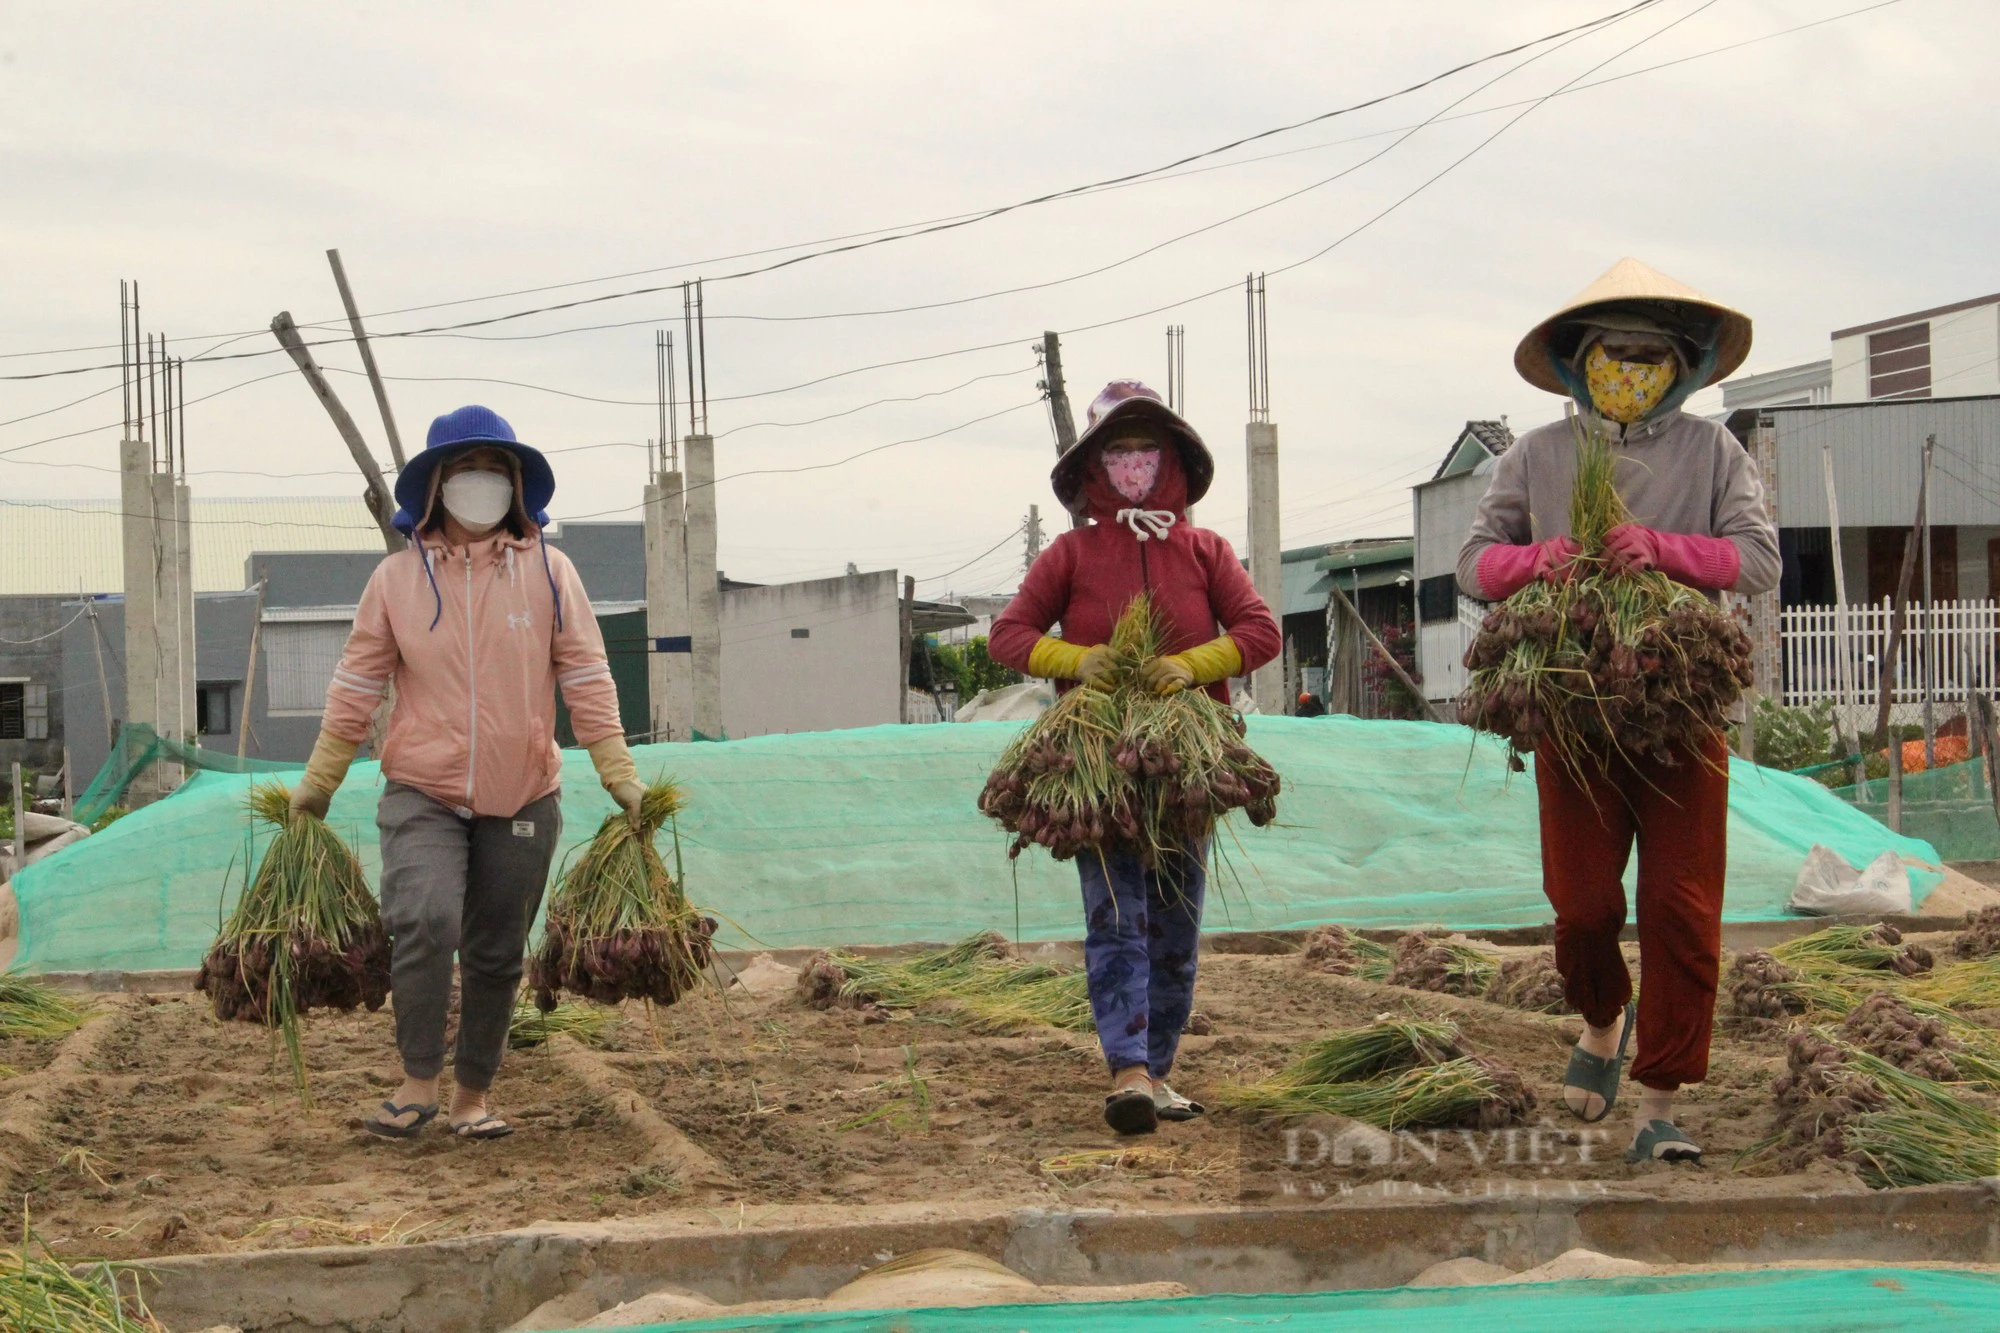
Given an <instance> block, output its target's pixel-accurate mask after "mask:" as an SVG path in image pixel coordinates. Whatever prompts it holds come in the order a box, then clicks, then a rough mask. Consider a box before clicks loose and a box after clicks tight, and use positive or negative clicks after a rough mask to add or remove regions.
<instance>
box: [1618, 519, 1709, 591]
mask: <svg viewBox="0 0 2000 1333" xmlns="http://www.w3.org/2000/svg"><path fill="white" fill-rule="evenodd" d="M1604 554H1605V557H1606V559H1607V560H1608V561H1609V562H1610V565H1611V568H1612V570H1613V571H1614V572H1616V573H1621V574H1628V573H1629V574H1637V573H1644V572H1645V571H1646V570H1649V569H1657V570H1659V571H1660V572H1661V573H1662V574H1665V575H1666V576H1667V577H1668V578H1670V579H1672V580H1673V581H1674V582H1676V583H1684V584H1686V585H1687V586H1688V587H1690V588H1706V589H1722V588H1733V587H1735V586H1736V576H1737V575H1738V574H1739V573H1740V572H1742V567H1743V557H1742V556H1741V555H1739V554H1738V553H1737V550H1736V543H1735V542H1732V541H1730V540H1729V539H1728V538H1727V537H1698V536H1696V535H1695V534H1694V533H1691V532H1658V531H1655V530H1654V529H1652V528H1647V527H1641V526H1640V525H1639V524H1637V523H1625V524H1621V525H1619V526H1618V527H1615V528H1613V529H1611V531H1609V532H1607V533H1605V534H1604Z"/></svg>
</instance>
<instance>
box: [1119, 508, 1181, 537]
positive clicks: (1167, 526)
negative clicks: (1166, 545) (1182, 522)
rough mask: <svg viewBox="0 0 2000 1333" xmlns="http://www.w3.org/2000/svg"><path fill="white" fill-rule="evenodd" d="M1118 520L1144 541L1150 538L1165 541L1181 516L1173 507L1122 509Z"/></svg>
mask: <svg viewBox="0 0 2000 1333" xmlns="http://www.w3.org/2000/svg"><path fill="white" fill-rule="evenodd" d="M1118 521H1119V522H1120V523H1123V524H1124V525H1125V526H1126V527H1128V528H1130V529H1132V535H1133V536H1135V537H1137V538H1138V539H1139V540H1140V541H1142V542H1143V541H1146V540H1148V539H1149V538H1158V539H1159V540H1160V541H1165V540H1166V539H1167V537H1168V536H1169V535H1170V534H1171V533H1172V532H1173V530H1174V524H1175V523H1176V522H1178V521H1179V516H1178V515H1176V514H1175V513H1174V512H1173V511H1172V510H1171V509H1121V510H1119V511H1118Z"/></svg>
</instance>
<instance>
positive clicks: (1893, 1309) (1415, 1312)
mask: <svg viewBox="0 0 2000 1333" xmlns="http://www.w3.org/2000/svg"><path fill="white" fill-rule="evenodd" d="M650 1327H652V1328H654V1329H658V1330H660V1333H669V1331H671V1333H721V1330H724V1329H744V1330H751V1329H756V1330H766V1331H768V1333H890V1331H891V1330H894V1333H1123V1330H1128V1329H1129V1330H1135V1331H1136V1330H1144V1333H1225V1331H1227V1333H1241V1330H1243V1329H1245V1328H1276V1329H1283V1330H1285V1333H1408V1331H1409V1330H1412V1329H1436V1328H1449V1329H1451V1330H1452V1333H1520V1330H1522V1329H1604V1330H1616V1333H1833V1331H1834V1330H1838V1333H1891V1330H1895V1331H1896V1333H1901V1331H1902V1330H1906V1329H1946V1328H1966V1329H1972V1328H1981V1329H1985V1328H1995V1327H2000V1280H1996V1279H1995V1278H1994V1277H1993V1276H1992V1275H1990V1274H1986V1273H1960V1272H1948V1271H1939V1270H1931V1269H1908V1268H1900V1269H1899V1268H1849V1269H1836V1270H1825V1269H1808V1270H1801V1269H1784V1270H1773V1271H1767V1272H1761V1273H1692V1274H1689V1275H1687V1276H1685V1277H1633V1278H1600V1279H1594V1280H1590V1281H1578V1282H1530V1283H1521V1284H1519V1285H1503V1286H1491V1287H1433V1288H1422V1289H1418V1288H1410V1287H1399V1288H1395V1289H1393V1290H1389V1291H1336V1292H1308V1293H1303V1294H1298V1295H1269V1296H1186V1297H1181V1298H1179V1299H1177V1300H1158V1301H1121V1302H1104V1303H1087V1304H1075V1305H1053V1304H1052V1305H991V1306H985V1307H983V1308H973V1309H954V1310H869V1311H858V1312H849V1311H840V1312H828V1313H814V1314H770V1315H738V1316H735V1317H733V1318H732V1317H727V1316H724V1317H718V1318H714V1319H698V1320H692V1321H687V1322H682V1323H674V1324H655V1325H651V1326H650ZM634 1333H637V1331H636V1330H635V1331H634Z"/></svg>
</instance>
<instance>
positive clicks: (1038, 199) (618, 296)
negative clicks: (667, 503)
mask: <svg viewBox="0 0 2000 1333" xmlns="http://www.w3.org/2000/svg"><path fill="white" fill-rule="evenodd" d="M1660 2H1661V0H1636V3H1633V4H1630V5H1626V6H1624V7H1623V8H1620V9H1617V10H1614V11H1612V12H1611V13H1608V14H1605V15H1602V16H1600V17H1598V18H1594V19H1591V20H1589V21H1587V22H1585V23H1580V24H1576V25H1574V26H1572V27H1568V28H1562V29H1559V30H1557V31H1555V32H1552V33H1547V34H1545V35H1543V36H1540V37H1536V38H1532V39H1531V40H1529V41H1525V42H1522V43H1519V44H1518V45H1515V46H1510V47H1507V48H1505V49H1503V50H1499V51H1493V52H1490V53H1488V54H1486V55H1483V56H1479V57H1477V58H1475V59H1472V60H1468V61H1464V62H1462V63H1460V64H1458V65H1454V66H1452V67H1451V68H1449V69H1446V70H1443V71H1441V72H1439V73H1437V74H1433V75H1431V76H1429V77H1427V78H1424V79H1421V80H1419V81H1418V82H1416V83H1413V84H1410V85H1409V86H1408V87H1405V88H1401V89H1398V90H1396V91H1394V92H1389V93H1383V94H1379V95H1377V96H1375V97H1371V98H1367V99H1365V100H1363V101H1360V102H1355V103H1352V104H1350V105H1348V106H1344V107H1339V108H1336V109H1334V110H1331V111H1323V112H1319V113H1317V114H1315V115H1312V116H1308V117H1306V118H1305V119H1303V120H1297V121H1293V122H1291V123H1289V124H1285V125H1279V126H1275V127H1273V128H1271V129H1266V130H1260V131H1258V132H1256V133H1254V134H1248V135H1244V136H1242V137H1241V138H1238V139H1233V140H1231V141H1230V142H1228V143H1224V144H1220V145H1218V146H1216V147H1214V148H1207V149H1203V150H1201V151H1200V152H1196V153H1190V154H1188V155H1186V156H1184V157H1180V158H1177V159H1175V160H1174V161H1171V162H1167V163H1164V164H1162V165H1160V166H1157V167H1149V168H1146V169H1145V170H1142V171H1134V172H1127V173H1124V174H1122V175H1118V176H1110V177H1106V178H1105V179H1103V180H1098V181H1092V182H1089V183H1087V184H1084V185H1074V186H1069V187H1067V188H1065V189H1060V190H1052V191H1048V192H1046V193H1043V194H1039V195H1034V196H1031V197H1029V198H1027V199H1022V200H1017V201H1015V202H1013V203H1009V204H1001V205H997V206H995V207H991V208H985V209H980V210H977V211H974V212H972V213H965V214H957V215H954V216H952V217H946V218H937V219H931V220H929V221H926V222H918V223H909V224H902V225H899V226H896V227H883V228H876V229H874V230H873V231H870V232H854V233H849V234H848V235H846V236H841V237H832V238H829V240H830V241H832V242H836V243H835V244H832V245H829V246H828V247H827V248H824V249H818V250H812V251H810V252H809V253H807V254H803V255H796V256H793V257H791V258H789V259H785V260H781V261H778V262H776V263H772V264H767V265H762V266H759V267H756V268H750V269H744V270H740V271H738V272H735V273H725V274H722V275H721V276H719V277H715V278H709V279H706V281H709V282H728V281H731V280H734V279H737V278H747V277H753V276H756V275H758V274H762V273H769V272H772V271H774V270H776V269H780V268H787V267H791V266H793V265H796V264H802V263H806V262H808V261H810V260H814V259H822V258H826V257H827V256H830V255H837V254H846V253H850V252H852V251H854V250H860V249H866V248H871V247H873V246H878V245H886V244H890V243H893V242H895V241H902V240H910V239H913V238H915V237H920V236H929V235H935V234H936V233H938V232H942V231H952V230H957V229H958V228H961V227H968V226H972V225H974V224H975V223H979V222H984V221H987V220H988V219H991V218H996V217H1000V216H1002V215H1003V214H1007V213H1012V212H1018V211H1020V210H1021V209H1025V208H1033V207H1035V206H1037V205H1041V204H1047V203H1053V202H1056V201H1059V200H1063V199H1068V198H1071V197H1073V196H1076V195H1081V194H1088V193H1090V192H1093V191H1097V190H1103V189H1107V188H1110V187H1113V186H1118V185H1127V184H1132V183H1135V182H1138V181H1141V180H1144V179H1147V178H1149V177H1152V176H1157V175H1160V174H1162V173H1164V172H1168V171H1173V170H1176V169H1177V168H1180V167H1184V166H1187V165H1189V164H1191V163H1194V162H1199V161H1202V160H1204V159H1206V158H1211V157H1216V156H1219V155H1221V154H1224V153H1228V152H1231V151H1233V150H1234V149H1237V148H1241V147H1243V146H1245V145H1247V144H1252V143H1257V142H1259V141H1261V140H1264V139H1269V138H1272V137H1274V136H1276V135H1280V134H1288V133H1290V132H1292V131H1293V130H1299V129H1303V128H1305V127H1306V126H1308V125H1317V124H1321V123H1323V122H1325V121H1328V120H1333V119H1336V118H1338V117H1341V116H1347V115H1352V114H1353V113H1355V112H1357V111H1363V110H1367V109H1369V108H1371V107H1376V106H1381V105H1383V104H1384V103H1387V102H1391V101H1395V100H1396V99H1398V98H1402V97H1407V96H1409V95H1411V94H1413V93H1416V92H1420V91H1421V90H1423V89H1425V88H1428V87H1430V86H1431V85H1433V84H1436V83H1440V82H1442V81H1444V80H1446V79H1449V78H1451V77H1452V76H1454V75H1456V74H1462V73H1464V72H1465V71H1466V70H1469V69H1474V68H1477V67H1478V66H1480V65H1484V64H1490V63H1491V62H1493V61H1495V60H1502V59H1505V58H1506V57H1507V56H1510V55H1516V54H1518V53H1520V52H1522V51H1526V50H1528V49H1530V48H1532V47H1535V46H1540V45H1543V44H1546V43H1548V42H1552V41H1555V40H1557V39H1559V38H1562V37H1568V36H1570V35H1572V34H1575V33H1582V32H1587V31H1589V30H1591V29H1593V28H1598V27H1602V26H1605V25H1607V24H1610V23H1615V22H1617V21H1618V20H1619V19H1621V18H1624V17H1625V16H1627V15H1629V14H1633V13H1637V12H1638V11H1639V10H1642V9H1646V8H1648V7H1650V6H1652V5H1655V4H1658V3H1660ZM882 233H892V234H887V235H884V234H882ZM817 244H820V242H813V241H806V242H799V243H796V244H793V245H784V246H774V247H770V248H768V249H766V250H762V251H746V252H742V253H740V254H738V255H732V256H722V257H719V258H715V259H705V260H692V261H684V262H682V263H677V264H669V265H664V266H662V267H660V268H653V269H638V270H634V271H632V272H630V273H625V274H618V275H614V276H611V277H604V278H585V279H578V280H575V281H572V282H562V283H552V284H549V285H547V286H544V287H530V288H522V289H519V290H518V291H515V292H506V293H495V294H492V295H488V296H475V297H461V298H459V299H457V300H453V301H441V302H434V303H432V304H429V305H421V306H406V307H403V308H402V309H400V310H387V311H380V312H376V313H374V314H370V315H368V316H366V317H365V318H367V319H381V318H386V317H388V316H390V315H396V314H412V313H418V312H421V311H424V310H435V309H442V308H444V307H447V306H452V305H467V304H474V303H477V302H479V301H486V300H501V299H505V297H507V296H510V295H531V294H534V293H536V292H541V291H555V290H560V289H562V288H566V287H579V286H591V285H594V284H596V283H598V282H611V281H618V280H620V279H623V278H626V277H637V276H643V275H646V274H651V273H662V272H671V271H677V270H682V269H688V268H694V267H697V266H699V265H702V264H708V263H716V262H723V261H724V260H727V259H733V258H750V257H754V256H757V255H761V254H770V253H776V252H780V251H784V250H790V249H798V248H800V247H801V246H810V245H817ZM678 287H679V284H678V283H673V284H662V285H658V286H653V287H642V288H634V289H632V290H630V291H624V292H611V293H605V294H601V295H598V296H592V297H586V298H582V299H579V300H576V301H568V302H561V303H558V304H554V305H548V306H542V307H539V308H536V309H533V310H525V311H519V312H516V313H513V314H508V315H500V316H495V317H493V318H492V319H489V320H474V321H469V322H467V323H465V324H460V325H454V326H449V327H455V328H471V327H477V326H478V325H480V324H485V323H491V322H496V321H497V320H503V319H520V318H525V317H527V316H529V315H534V314H546V313H549V312H550V311H555V310H567V309H573V308H575V307H577V306H581V305H590V304H595V303H598V302H603V301H615V300H622V299H626V298H628V297H633V296H647V295H655V294H659V293H663V292H666V291H669V290H674V289H677V288H678ZM324 322H330V321H324ZM263 332H265V330H263V329H256V330H246V331H243V332H240V333H236V334H225V335H203V337H202V338H199V339H192V341H202V340H204V339H205V338H207V337H231V338H244V337H254V336H257V335H258V334H261V333H263ZM417 332H431V330H418V331H410V332H405V333H399V334H397V333H392V334H377V335H374V336H376V337H410V336H414V335H415V333H417ZM351 340H352V339H351V338H348V339H335V340H333V341H351ZM65 350H68V351H101V350H105V346H104V345H99V346H92V347H81V348H72V349H65ZM56 354H58V353H56V352H53V351H44V352H9V353H4V354H0V359H12V358H17V357H24V356H41V355H56Z"/></svg>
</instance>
